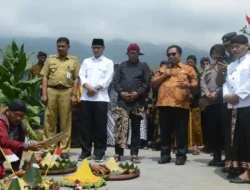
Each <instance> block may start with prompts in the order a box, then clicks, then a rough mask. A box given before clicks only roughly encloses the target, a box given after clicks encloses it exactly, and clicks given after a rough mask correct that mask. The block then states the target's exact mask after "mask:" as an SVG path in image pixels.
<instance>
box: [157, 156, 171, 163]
mask: <svg viewBox="0 0 250 190" xmlns="http://www.w3.org/2000/svg"><path fill="white" fill-rule="evenodd" d="M170 161H171V157H170V156H163V157H161V158H160V160H158V164H167V163H170Z"/></svg>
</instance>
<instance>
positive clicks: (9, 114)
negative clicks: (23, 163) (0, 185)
mask: <svg viewBox="0 0 250 190" xmlns="http://www.w3.org/2000/svg"><path fill="white" fill-rule="evenodd" d="M26 110H27V108H26V105H25V103H24V102H22V101H21V100H13V101H12V102H11V103H10V104H9V106H8V107H5V108H3V109H2V110H1V112H0V131H1V133H0V147H1V148H6V149H10V150H12V151H13V152H14V153H15V154H16V155H17V156H18V157H19V158H20V160H21V158H22V153H23V151H28V150H32V151H37V150H39V149H40V148H42V147H43V143H42V142H39V143H32V144H26V143H24V141H25V135H26V131H27V129H26V125H25V123H24V122H23V119H24V116H25V112H26ZM20 160H19V161H16V162H12V167H13V169H14V170H15V171H17V170H19V166H20ZM4 161H5V158H4V156H3V155H2V153H0V178H2V177H4V175H5V168H4V166H3V163H4Z"/></svg>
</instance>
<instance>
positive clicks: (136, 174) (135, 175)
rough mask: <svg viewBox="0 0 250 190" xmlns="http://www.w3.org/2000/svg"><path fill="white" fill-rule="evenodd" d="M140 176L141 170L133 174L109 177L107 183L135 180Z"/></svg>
mask: <svg viewBox="0 0 250 190" xmlns="http://www.w3.org/2000/svg"><path fill="white" fill-rule="evenodd" d="M139 176H140V170H138V171H137V172H136V173H133V174H121V175H109V176H108V177H107V178H106V180H107V181H120V180H129V179H134V178H137V177H139Z"/></svg>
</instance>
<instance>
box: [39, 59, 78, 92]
mask: <svg viewBox="0 0 250 190" xmlns="http://www.w3.org/2000/svg"><path fill="white" fill-rule="evenodd" d="M79 69H80V64H79V61H78V59H77V57H75V56H66V57H59V56H58V55H52V56H50V57H49V58H48V59H47V61H46V62H45V64H44V67H43V69H42V71H41V73H40V74H41V75H43V76H47V77H48V86H57V85H63V86H66V87H72V86H73V85H74V80H75V79H76V78H78V75H79Z"/></svg>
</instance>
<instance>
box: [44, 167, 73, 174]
mask: <svg viewBox="0 0 250 190" xmlns="http://www.w3.org/2000/svg"><path fill="white" fill-rule="evenodd" d="M76 170H77V167H76V166H75V167H73V168H69V169H66V170H49V171H48V173H47V175H61V174H69V173H73V172H75V171H76ZM40 172H41V174H42V175H44V174H45V172H46V171H45V170H40Z"/></svg>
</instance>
